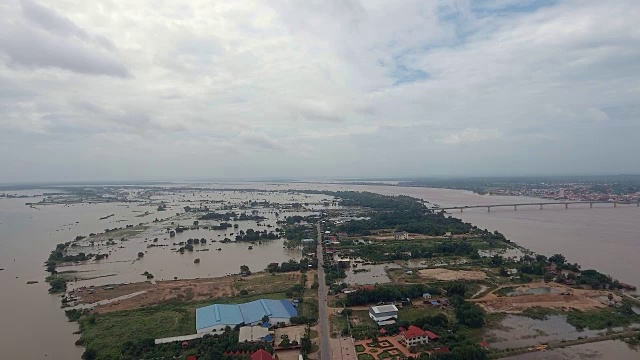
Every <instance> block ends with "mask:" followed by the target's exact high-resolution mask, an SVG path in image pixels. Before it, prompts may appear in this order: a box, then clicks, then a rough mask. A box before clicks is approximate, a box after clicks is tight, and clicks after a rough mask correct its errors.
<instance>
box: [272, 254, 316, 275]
mask: <svg viewBox="0 0 640 360" xmlns="http://www.w3.org/2000/svg"><path fill="white" fill-rule="evenodd" d="M309 265H311V267H309ZM310 268H311V269H317V268H318V260H317V259H312V260H309V259H308V258H302V259H300V261H295V260H293V259H292V260H289V261H285V262H283V263H282V264H278V263H271V264H269V265H268V266H267V271H268V272H270V273H276V272H291V271H302V272H305V271H307V270H308V269H310Z"/></svg>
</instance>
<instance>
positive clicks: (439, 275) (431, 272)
mask: <svg viewBox="0 0 640 360" xmlns="http://www.w3.org/2000/svg"><path fill="white" fill-rule="evenodd" d="M418 274H419V275H420V276H422V277H425V278H429V279H436V280H445V281H446V280H484V279H485V278H486V277H487V274H485V273H483V272H482V271H467V270H448V269H422V270H419V271H418Z"/></svg>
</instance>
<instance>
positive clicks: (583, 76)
mask: <svg viewBox="0 0 640 360" xmlns="http://www.w3.org/2000/svg"><path fill="white" fill-rule="evenodd" d="M0 14H2V16H0V168H2V169H3V171H0V182H38V181H74V180H92V181H99V180H174V179H232V178H233V179H240V178H246V179H255V178H300V179H305V178H319V177H323V178H327V177H360V178H367V177H385V178H389V177H408V176H424V177H430V176H491V175H494V176H504V175H537V174H541V175H546V174H549V175H560V174H609V173H640V157H639V156H638V154H639V153H640V141H638V136H640V26H638V19H640V1H637V0H608V1H602V0H597V1H595V0H594V1H592V0H566V1H563V0H557V1H552V0H474V1H471V0H430V1H425V0H416V1H411V0H406V1H405V0H402V1H401V0H394V1H388V0H385V1H379V0H361V1H358V0H300V1H287V0H268V1H267V0H265V1H251V0H243V1H237V0H229V1H227V0H216V1H210V0H204V1H200V0H190V1H176V0H153V1H142V0H139V1H138V0H136V1H124V0H122V1H115V0H110V1H106V0H105V1H102V0H92V1H86V0H47V1H45V0H41V1H35V0H4V1H1V2H0Z"/></svg>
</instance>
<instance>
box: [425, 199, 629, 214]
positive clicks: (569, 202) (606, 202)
mask: <svg viewBox="0 0 640 360" xmlns="http://www.w3.org/2000/svg"><path fill="white" fill-rule="evenodd" d="M578 204H579V205H583V204H589V207H590V208H592V207H593V204H612V205H613V207H618V205H634V204H635V205H636V206H637V207H640V200H639V201H638V202H630V201H558V202H531V203H516V204H491V205H462V206H443V207H435V208H431V210H433V211H448V210H460V212H464V210H466V209H479V208H482V209H483V208H486V209H487V211H488V212H491V208H499V207H513V210H514V211H517V210H518V206H539V207H540V210H542V209H543V208H544V206H558V205H560V206H563V205H564V208H565V209H568V208H569V205H578Z"/></svg>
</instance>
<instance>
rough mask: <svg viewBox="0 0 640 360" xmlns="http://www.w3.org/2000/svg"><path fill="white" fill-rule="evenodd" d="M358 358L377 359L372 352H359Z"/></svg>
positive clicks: (362, 359)
mask: <svg viewBox="0 0 640 360" xmlns="http://www.w3.org/2000/svg"><path fill="white" fill-rule="evenodd" d="M358 360H376V358H374V357H373V355H371V354H366V353H365V354H358Z"/></svg>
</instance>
